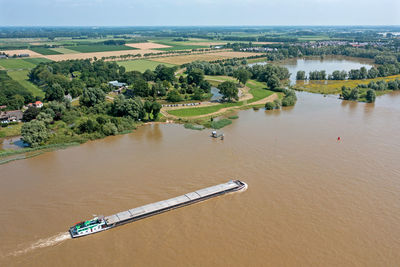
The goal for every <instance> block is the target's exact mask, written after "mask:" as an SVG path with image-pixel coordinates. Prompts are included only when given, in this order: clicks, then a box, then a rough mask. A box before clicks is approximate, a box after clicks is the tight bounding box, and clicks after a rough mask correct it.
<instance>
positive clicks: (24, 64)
mask: <svg viewBox="0 0 400 267" xmlns="http://www.w3.org/2000/svg"><path fill="white" fill-rule="evenodd" d="M49 61H51V60H49V59H46V58H24V59H22V58H9V59H0V66H1V67H3V68H4V69H6V70H17V69H32V68H34V67H35V66H36V65H37V64H39V63H41V62H49Z"/></svg>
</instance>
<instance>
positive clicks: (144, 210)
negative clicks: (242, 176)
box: [105, 180, 247, 227]
mask: <svg viewBox="0 0 400 267" xmlns="http://www.w3.org/2000/svg"><path fill="white" fill-rule="evenodd" d="M245 188H247V185H246V184H245V183H243V182H241V181H239V180H236V181H229V182H228V183H225V184H220V185H216V186H212V187H208V188H205V189H201V190H198V191H194V192H191V193H187V194H185V195H182V196H178V197H175V198H171V199H168V200H164V201H160V202H156V203H153V204H148V205H145V206H141V207H138V208H135V209H131V210H128V211H124V212H120V213H117V214H114V215H110V216H107V217H105V221H106V224H107V225H108V226H109V227H115V226H119V225H123V224H126V223H130V222H134V221H137V220H141V219H144V218H147V217H151V216H154V215H157V214H160V213H163V212H166V211H170V210H172V209H177V208H180V207H184V206H188V205H191V204H194V203H197V202H200V201H204V200H207V199H210V198H213V197H216V196H220V195H224V194H226V193H230V192H236V191H240V190H243V189H245Z"/></svg>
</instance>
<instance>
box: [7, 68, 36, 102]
mask: <svg viewBox="0 0 400 267" xmlns="http://www.w3.org/2000/svg"><path fill="white" fill-rule="evenodd" d="M28 73H29V70H13V71H8V72H7V74H8V75H9V76H10V77H11V78H12V79H13V80H14V81H17V82H18V83H19V84H20V85H22V86H23V87H24V88H26V89H27V90H28V91H29V92H31V93H32V94H33V96H40V97H44V92H43V91H42V90H41V89H40V88H39V87H37V86H36V85H34V84H33V83H31V82H30V81H28Z"/></svg>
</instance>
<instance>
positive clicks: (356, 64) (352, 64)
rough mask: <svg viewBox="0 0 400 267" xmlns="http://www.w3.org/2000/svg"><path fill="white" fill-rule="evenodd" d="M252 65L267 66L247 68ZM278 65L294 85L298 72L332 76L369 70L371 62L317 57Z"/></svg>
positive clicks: (342, 57) (349, 58)
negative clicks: (323, 72)
mask: <svg viewBox="0 0 400 267" xmlns="http://www.w3.org/2000/svg"><path fill="white" fill-rule="evenodd" d="M254 64H262V65H263V64H267V62H258V63H251V64H249V66H252V65H254ZM277 64H278V65H280V66H282V67H286V68H287V69H288V70H289V72H290V73H291V75H290V82H291V83H292V84H294V83H296V74H297V72H298V71H299V70H302V71H305V72H306V76H308V74H309V73H310V71H315V70H318V71H321V70H325V71H326V74H327V75H329V74H332V72H334V71H335V70H339V71H342V70H345V71H350V70H352V69H360V68H361V67H365V68H366V69H367V70H369V69H370V68H371V67H372V66H373V64H372V63H371V60H368V59H361V58H352V57H344V56H325V57H324V58H319V57H306V58H296V59H287V60H283V61H279V62H277Z"/></svg>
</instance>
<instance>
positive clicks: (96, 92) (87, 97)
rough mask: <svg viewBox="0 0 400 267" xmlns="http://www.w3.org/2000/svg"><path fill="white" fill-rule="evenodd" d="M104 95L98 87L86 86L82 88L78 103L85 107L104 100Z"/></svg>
mask: <svg viewBox="0 0 400 267" xmlns="http://www.w3.org/2000/svg"><path fill="white" fill-rule="evenodd" d="M105 99H106V95H105V93H104V92H103V90H101V89H100V88H86V89H85V90H83V94H82V96H81V97H80V98H79V104H81V105H83V106H87V107H93V106H94V105H96V104H98V103H101V102H104V100H105Z"/></svg>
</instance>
